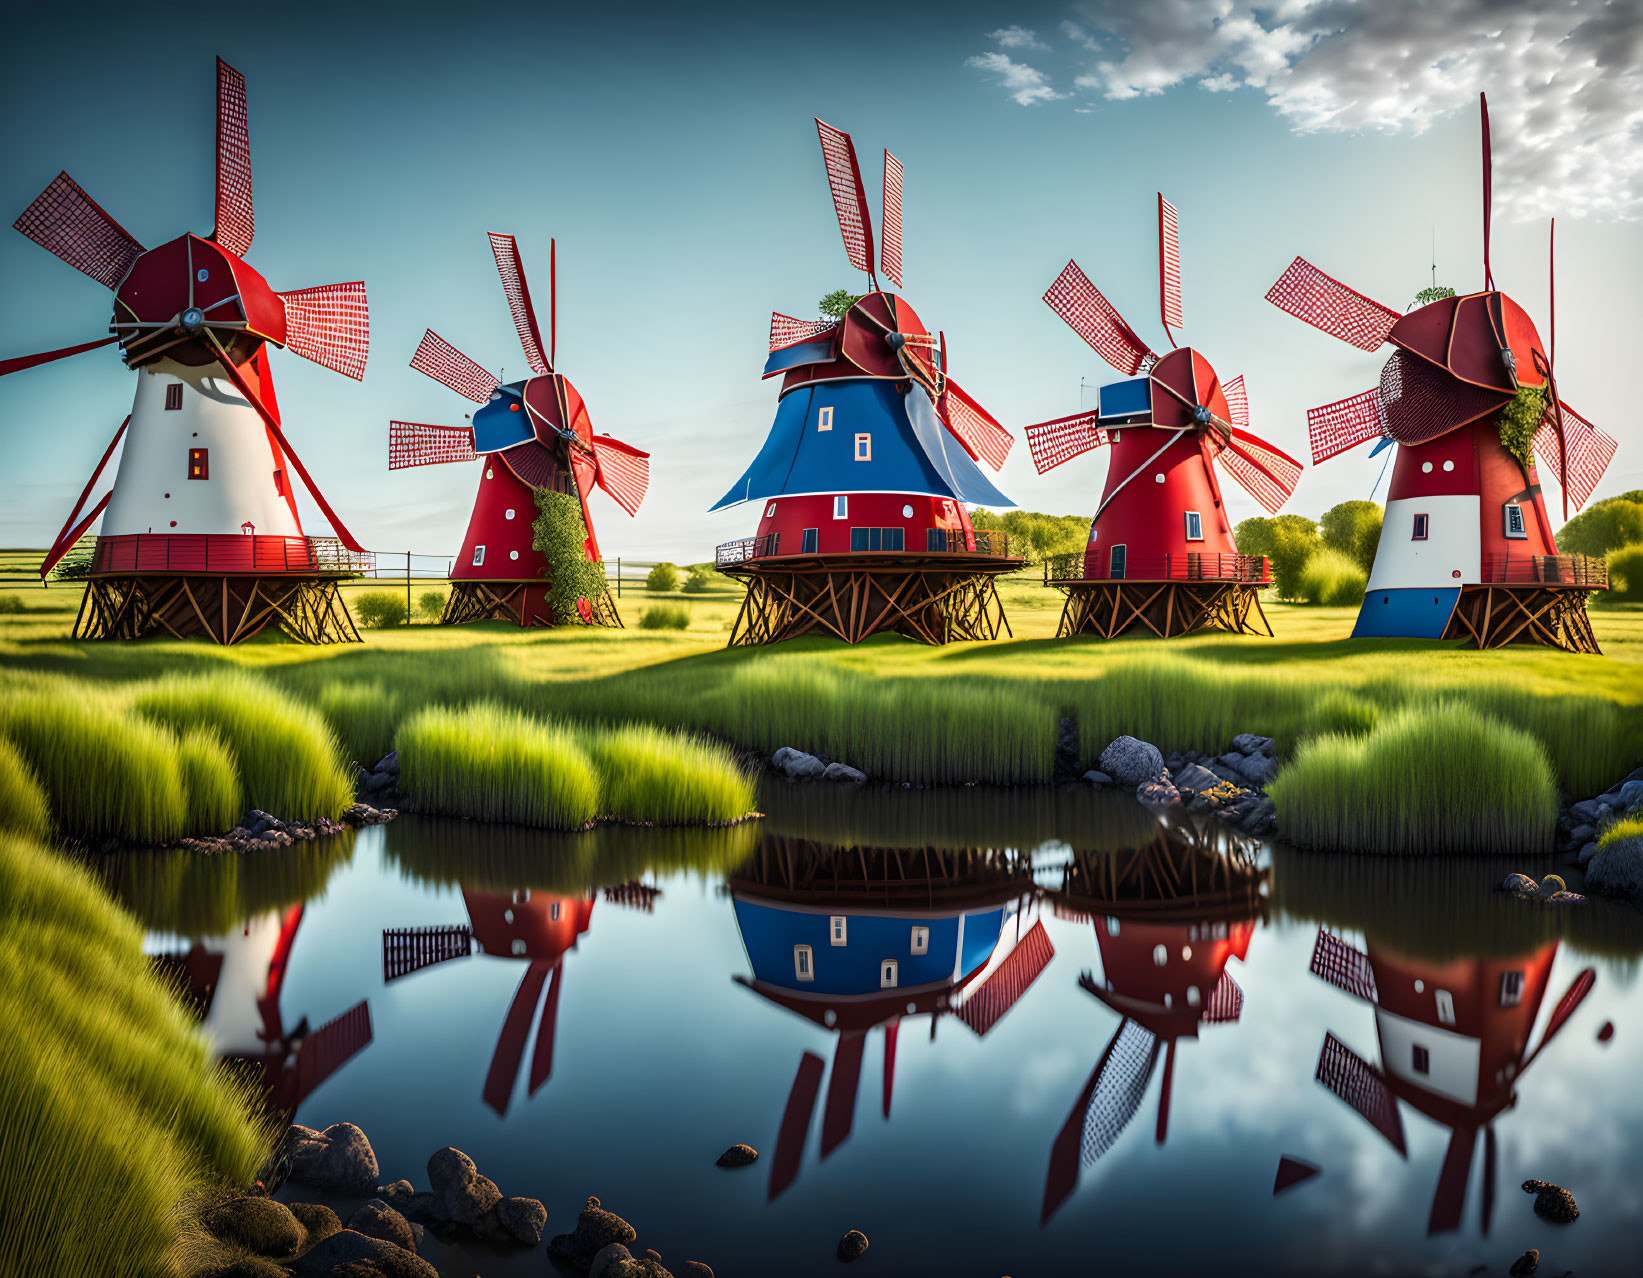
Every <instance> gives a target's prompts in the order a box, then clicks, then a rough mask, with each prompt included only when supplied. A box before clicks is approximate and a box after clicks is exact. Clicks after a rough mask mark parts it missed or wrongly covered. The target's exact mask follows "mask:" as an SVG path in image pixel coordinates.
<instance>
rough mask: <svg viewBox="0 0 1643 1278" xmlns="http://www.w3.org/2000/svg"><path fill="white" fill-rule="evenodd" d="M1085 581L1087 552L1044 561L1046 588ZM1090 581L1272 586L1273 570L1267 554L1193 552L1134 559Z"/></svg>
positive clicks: (1130, 558) (1053, 557)
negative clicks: (1222, 582) (1212, 582)
mask: <svg viewBox="0 0 1643 1278" xmlns="http://www.w3.org/2000/svg"><path fill="white" fill-rule="evenodd" d="M1083 580H1086V578H1085V575H1084V552H1083V551H1076V552H1074V553H1072V554H1069V555H1052V556H1050V557H1049V558H1047V559H1045V560H1044V584H1045V585H1046V586H1053V585H1060V584H1062V583H1064V582H1068V581H1083ZM1088 580H1100V581H1235V582H1245V583H1248V584H1250V585H1257V586H1266V585H1270V584H1271V583H1272V570H1271V565H1270V564H1268V562H1267V558H1266V556H1265V555H1218V554H1217V555H1210V554H1199V553H1196V552H1191V551H1189V552H1187V553H1186V554H1181V555H1173V554H1171V555H1135V556H1131V557H1129V558H1128V559H1126V560H1125V562H1124V563H1123V565H1122V566H1121V567H1120V568H1119V570H1118V572H1117V573H1115V574H1113V575H1112V576H1109V577H1100V578H1089V579H1088Z"/></svg>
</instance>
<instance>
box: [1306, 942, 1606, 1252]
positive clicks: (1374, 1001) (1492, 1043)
mask: <svg viewBox="0 0 1643 1278" xmlns="http://www.w3.org/2000/svg"><path fill="white" fill-rule="evenodd" d="M1367 946H1368V948H1367V949H1366V950H1360V949H1357V948H1356V947H1354V946H1352V945H1349V944H1348V943H1347V942H1345V941H1344V940H1342V939H1341V938H1340V937H1338V936H1335V935H1333V934H1331V933H1329V932H1325V931H1323V930H1322V929H1320V930H1319V932H1318V940H1317V943H1316V945H1315V946H1314V948H1313V951H1312V963H1311V967H1310V970H1311V972H1312V974H1313V975H1314V976H1317V977H1319V978H1321V979H1322V980H1325V981H1327V982H1329V984H1331V985H1333V986H1335V987H1336V988H1337V989H1341V990H1344V991H1346V992H1347V993H1348V994H1350V995H1352V996H1353V997H1354V998H1357V999H1360V1000H1361V1001H1363V1002H1365V1003H1367V1004H1369V1005H1370V1006H1371V1007H1373V1008H1374V1009H1375V1035H1376V1038H1377V1040H1378V1041H1379V1044H1380V1058H1381V1068H1379V1069H1377V1068H1376V1067H1375V1066H1374V1065H1372V1064H1370V1063H1369V1062H1368V1061H1366V1060H1365V1059H1364V1058H1363V1057H1361V1056H1359V1055H1358V1054H1357V1053H1356V1052H1354V1051H1353V1050H1352V1049H1351V1048H1350V1047H1348V1046H1347V1045H1346V1044H1345V1043H1343V1042H1342V1041H1341V1040H1340V1039H1338V1038H1336V1037H1335V1035H1334V1034H1333V1033H1326V1034H1325V1035H1324V1043H1323V1050H1322V1051H1321V1052H1320V1053H1319V1056H1318V1068H1317V1072H1316V1074H1315V1077H1316V1079H1317V1081H1318V1082H1320V1083H1322V1084H1323V1085H1324V1086H1325V1087H1327V1088H1328V1089H1329V1090H1330V1091H1331V1092H1333V1093H1334V1094H1335V1095H1336V1096H1338V1097H1339V1098H1340V1099H1341V1100H1343V1101H1345V1102H1346V1103H1347V1104H1348V1105H1349V1106H1351V1107H1352V1109H1353V1110H1354V1111H1355V1112H1356V1113H1357V1114H1358V1115H1359V1116H1360V1117H1361V1118H1362V1119H1363V1120H1364V1121H1365V1122H1367V1123H1368V1124H1369V1125H1370V1126H1371V1127H1373V1128H1374V1129H1375V1130H1376V1131H1377V1132H1378V1133H1379V1134H1380V1136H1381V1137H1382V1139H1384V1140H1385V1141H1386V1143H1387V1144H1388V1145H1390V1146H1391V1147H1392V1148H1393V1149H1394V1150H1395V1151H1396V1152H1397V1154H1398V1155H1399V1157H1401V1158H1407V1157H1408V1156H1409V1155H1408V1148H1407V1146H1406V1144H1405V1142H1404V1132H1403V1115H1402V1111H1401V1109H1400V1107H1399V1106H1400V1102H1401V1103H1403V1104H1407V1105H1409V1106H1410V1107H1411V1108H1412V1109H1414V1110H1415V1112H1416V1113H1419V1114H1423V1115H1425V1116H1426V1117H1427V1118H1429V1119H1431V1120H1432V1121H1433V1122H1435V1123H1437V1124H1438V1125H1439V1126H1441V1127H1447V1128H1449V1129H1450V1132H1451V1135H1450V1138H1449V1148H1448V1150H1447V1152H1446V1153H1445V1154H1444V1158H1443V1168H1442V1170H1441V1171H1440V1172H1439V1173H1438V1183H1437V1187H1436V1189H1435V1190H1434V1191H1433V1193H1432V1212H1431V1215H1430V1216H1429V1217H1428V1220H1427V1233H1428V1234H1437V1233H1444V1232H1448V1231H1450V1230H1454V1229H1458V1228H1459V1227H1460V1224H1461V1220H1462V1218H1463V1216H1464V1214H1465V1210H1466V1185H1467V1182H1468V1180H1470V1178H1471V1172H1472V1163H1473V1160H1474V1156H1475V1153H1476V1149H1477V1138H1478V1132H1479V1131H1482V1133H1483V1173H1482V1174H1483V1189H1482V1196H1481V1201H1480V1209H1479V1214H1480V1216H1481V1224H1482V1228H1483V1232H1484V1233H1488V1232H1489V1224H1490V1220H1491V1217H1492V1216H1493V1214H1494V1205H1495V1128H1494V1122H1495V1120H1496V1119H1497V1118H1498V1117H1500V1115H1501V1114H1503V1113H1505V1112H1506V1111H1507V1110H1508V1109H1510V1108H1511V1107H1512V1106H1513V1105H1515V1104H1516V1103H1517V1094H1516V1093H1517V1084H1518V1082H1519V1081H1520V1080H1521V1079H1522V1077H1523V1075H1524V1074H1525V1073H1526V1072H1527V1070H1528V1069H1529V1066H1530V1065H1532V1064H1533V1063H1534V1061H1535V1060H1536V1058H1537V1057H1539V1055H1540V1053H1541V1052H1542V1051H1544V1050H1545V1049H1546V1047H1547V1046H1548V1045H1550V1043H1551V1042H1552V1040H1553V1039H1554V1038H1556V1037H1557V1034H1558V1031H1559V1030H1561V1029H1562V1028H1563V1026H1564V1025H1565V1024H1567V1023H1568V1020H1569V1018H1570V1016H1572V1015H1573V1014H1574V1012H1575V1010H1576V1009H1577V1008H1578V1007H1579V1006H1580V1005H1581V1003H1582V1002H1583V1001H1584V1000H1585V998H1586V996H1587V995H1588V994H1589V993H1591V991H1592V986H1593V985H1594V984H1595V983H1596V980H1597V977H1596V973H1595V972H1593V970H1592V969H1591V968H1589V967H1588V968H1585V969H1583V970H1582V971H1581V972H1580V973H1579V974H1578V975H1576V977H1575V979H1574V981H1573V982H1572V983H1571V984H1570V986H1569V988H1568V990H1566V991H1565V992H1564V994H1563V997H1562V998H1560V999H1559V1000H1558V1002H1557V1006H1556V1007H1554V1008H1553V1009H1552V1014H1551V1017H1550V1019H1548V1021H1547V1023H1546V1029H1545V1032H1544V1033H1543V1034H1542V1035H1541V1038H1540V1043H1539V1045H1538V1046H1536V1047H1535V1048H1534V1049H1533V1050H1532V1051H1531V1050H1530V1048H1529V1037H1530V1033H1531V1031H1532V1030H1533V1029H1534V1025H1535V1019H1536V1017H1537V1016H1538V1015H1539V1012H1540V1005H1541V1001H1542V1000H1543V999H1544V997H1545V995H1546V985H1547V980H1548V978H1549V977H1550V975H1551V969H1552V960H1553V958H1555V957H1556V955H1557V942H1556V941H1551V942H1548V943H1547V944H1545V945H1543V946H1541V947H1539V948H1538V949H1536V950H1534V951H1533V952H1532V953H1528V954H1519V955H1515V956H1511V957H1507V958H1489V959H1467V958H1462V959H1454V960H1450V961H1447V962H1429V961H1422V960H1419V959H1414V958H1410V957H1408V956H1406V955H1404V954H1400V953H1399V952H1397V951H1396V950H1394V949H1391V948H1389V947H1385V946H1378V945H1377V944H1376V943H1375V941H1374V940H1373V939H1370V940H1369V941H1368V942H1367Z"/></svg>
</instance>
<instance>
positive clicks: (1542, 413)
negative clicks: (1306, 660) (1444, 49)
mask: <svg viewBox="0 0 1643 1278" xmlns="http://www.w3.org/2000/svg"><path fill="white" fill-rule="evenodd" d="M1480 110H1481V114H1482V122H1483V168H1484V188H1483V191H1484V194H1483V226H1484V239H1483V258H1484V288H1483V291H1482V292H1478V293H1470V294H1467V295H1465V296H1459V297H1446V298H1440V299H1439V300H1437V301H1433V302H1430V303H1428V304H1426V305H1424V306H1421V307H1419V308H1418V309H1416V310H1413V311H1410V312H1409V313H1408V314H1400V313H1399V312H1398V311H1395V310H1393V309H1392V308H1391V307H1389V306H1383V305H1382V304H1381V303H1379V302H1377V301H1374V300H1373V299H1371V298H1368V297H1366V296H1364V295H1363V294H1362V293H1359V292H1357V291H1356V290H1355V289H1351V288H1348V287H1347V286H1346V285H1345V284H1342V283H1341V282H1340V281H1339V280H1336V279H1333V278H1331V277H1330V276H1328V275H1326V274H1324V272H1322V271H1320V270H1319V269H1318V268H1317V267H1315V266H1313V265H1312V264H1311V263H1310V262H1307V261H1306V260H1305V259H1303V258H1299V257H1297V258H1296V259H1295V260H1294V261H1293V262H1292V263H1291V264H1290V266H1289V268H1288V269H1287V270H1286V271H1285V272H1284V273H1283V275H1282V276H1281V277H1280V278H1279V279H1278V281H1277V283H1275V284H1274V285H1273V286H1272V288H1271V290H1270V291H1269V292H1268V293H1267V300H1268V301H1270V302H1271V303H1273V305H1275V306H1277V307H1278V308H1279V309H1281V310H1284V311H1287V312H1289V314H1291V315H1294V316H1295V317H1296V318H1298V319H1302V320H1305V321H1306V322H1307V323H1308V324H1311V325H1312V326H1313V327H1314V328H1317V329H1319V330H1321V331H1323V332H1325V333H1328V334H1329V335H1330V336H1332V337H1337V338H1339V339H1340V340H1341V341H1343V342H1346V343H1348V344H1349V345H1352V346H1356V347H1357V348H1358V349H1360V350H1364V351H1376V350H1379V349H1380V348H1381V347H1382V346H1383V345H1386V344H1388V343H1390V344H1391V346H1392V347H1393V351H1392V354H1391V357H1390V358H1389V359H1388V360H1387V361H1386V363H1385V365H1384V366H1383V367H1382V369H1381V378H1380V385H1379V386H1377V387H1373V388H1371V389H1370V390H1366V391H1362V392H1360V393H1359V394H1356V395H1351V396H1348V397H1347V398H1345V399H1341V400H1337V401H1335V402H1334V403H1332V404H1325V405H1323V406H1322V407H1319V408H1314V409H1313V410H1311V411H1310V412H1309V413H1308V414H1307V428H1308V433H1309V435H1310V437H1311V443H1312V458H1313V462H1314V464H1316V463H1319V462H1322V461H1325V460H1327V459H1328V458H1331V457H1335V456H1337V455H1339V454H1341V453H1344V452H1346V451H1348V450H1349V449H1352V448H1356V447H1357V446H1358V445H1360V444H1365V443H1368V442H1369V441H1371V440H1377V441H1380V442H1378V443H1377V445H1376V451H1379V450H1380V449H1381V448H1382V447H1385V446H1388V445H1392V444H1395V445H1397V446H1398V453H1397V460H1396V463H1395V464H1394V467H1393V471H1392V482H1391V487H1390V490H1389V492H1388V494H1387V504H1386V514H1385V521H1384V523H1383V531H1382V533H1381V540H1380V544H1379V548H1378V550H1377V552H1376V555H1375V565H1374V568H1373V570H1372V572H1371V573H1370V578H1369V591H1368V594H1367V596H1366V597H1365V599H1364V604H1363V607H1362V609H1361V610H1360V612H1359V614H1358V623H1357V626H1356V628H1355V629H1354V631H1353V633H1354V634H1355V635H1365V636H1398V637H1406V638H1423V639H1437V638H1443V637H1447V638H1459V639H1466V640H1468V641H1469V642H1471V643H1474V644H1476V645H1478V646H1480V647H1495V646H1498V645H1499V644H1501V643H1507V642H1522V643H1546V644H1551V645H1553V646H1557V647H1564V648H1570V649H1574V650H1577V651H1591V652H1595V651H1597V642H1596V639H1595V638H1594V637H1593V636H1592V632H1591V625H1590V623H1589V622H1588V621H1587V619H1586V606H1585V599H1586V593H1587V592H1588V591H1590V590H1592V589H1594V588H1600V587H1602V586H1604V585H1606V584H1607V580H1608V578H1607V573H1606V571H1605V570H1604V568H1603V565H1602V563H1601V562H1600V561H1589V560H1586V559H1583V558H1581V557H1579V556H1568V557H1563V556H1559V555H1558V552H1557V543H1556V539H1555V538H1554V537H1553V534H1552V526H1551V520H1550V519H1549V518H1548V516H1547V513H1546V507H1545V503H1544V501H1543V500H1542V498H1541V492H1540V481H1539V477H1538V475H1537V473H1536V466H1535V459H1536V458H1537V457H1538V458H1539V459H1540V463H1541V464H1542V465H1544V466H1546V467H1547V468H1549V469H1550V470H1551V471H1552V473H1553V475H1554V476H1556V478H1557V481H1558V485H1559V486H1560V487H1561V488H1562V490H1563V513H1564V517H1565V518H1567V517H1568V513H1569V506H1570V500H1571V498H1572V499H1573V504H1574V505H1575V506H1576V507H1579V506H1581V505H1584V504H1585V502H1586V500H1587V498H1589V497H1590V496H1591V494H1592V490H1593V489H1594V488H1595V487H1596V486H1597V483H1598V481H1599V480H1600V479H1601V478H1602V476H1603V472H1604V470H1605V469H1606V468H1607V467H1608V465H1609V461H1610V459H1611V458H1612V457H1613V456H1614V453H1615V447H1616V445H1615V441H1614V440H1613V439H1611V438H1610V437H1609V436H1608V435H1606V434H1604V433H1603V432H1602V431H1600V430H1598V429H1597V428H1596V427H1595V426H1593V425H1592V424H1591V423H1590V422H1588V421H1587V420H1586V419H1585V418H1584V417H1582V416H1580V414H1578V413H1576V412H1575V411H1574V409H1572V408H1570V407H1569V405H1568V404H1566V403H1564V402H1563V400H1562V398H1561V394H1560V392H1559V390H1558V386H1557V379H1556V377H1555V376H1554V374H1553V370H1552V356H1551V350H1550V348H1549V347H1547V346H1544V345H1543V344H1542V343H1541V340H1540V334H1539V332H1538V331H1537V330H1536V328H1535V325H1534V322H1533V321H1532V320H1531V319H1530V318H1529V315H1528V314H1527V312H1525V311H1524V310H1523V308H1522V307H1521V306H1519V305H1518V304H1517V303H1516V302H1514V301H1513V300H1512V299H1511V298H1510V297H1508V296H1507V295H1506V294H1505V293H1503V292H1500V291H1499V290H1497V289H1496V288H1495V285H1494V278H1493V273H1492V272H1491V270H1490V267H1489V221H1490V200H1491V197H1490V175H1489V112H1488V104H1487V102H1485V101H1483V100H1482V98H1481V95H1480Z"/></svg>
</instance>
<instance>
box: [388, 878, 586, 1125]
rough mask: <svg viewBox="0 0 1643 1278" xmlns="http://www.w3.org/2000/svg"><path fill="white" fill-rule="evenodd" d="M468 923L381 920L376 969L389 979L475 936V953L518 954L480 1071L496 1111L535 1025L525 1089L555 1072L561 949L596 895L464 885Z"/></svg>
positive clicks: (574, 936)
mask: <svg viewBox="0 0 1643 1278" xmlns="http://www.w3.org/2000/svg"><path fill="white" fill-rule="evenodd" d="M462 900H463V902H464V903H465V904H466V905H467V907H468V920H469V921H468V923H467V924H463V925H458V926H449V927H416V928H387V929H384V930H383V933H382V977H383V980H384V981H394V980H397V979H399V978H400V977H402V976H409V975H410V974H411V973H412V972H420V971H421V970H422V969H423V968H426V967H432V966H434V965H435V964H438V963H447V962H449V961H451V960H452V959H461V958H468V957H469V956H470V955H472V954H473V953H474V950H475V943H476V942H477V944H478V951H479V953H481V954H487V955H493V956H495V957H498V958H503V959H512V960H524V962H525V972H524V975H523V976H521V977H520V978H519V987H518V989H517V990H515V991H514V996H513V1001H512V1002H511V1003H509V1005H508V1011H507V1015H506V1016H505V1017H504V1018H503V1021H502V1028H501V1030H500V1031H499V1032H498V1034H497V1038H496V1051H495V1052H494V1053H493V1055H492V1056H491V1065H490V1069H489V1070H488V1071H487V1072H486V1074H485V1085H484V1089H483V1092H482V1095H483V1097H484V1100H485V1103H486V1104H487V1105H489V1106H490V1107H491V1108H492V1109H493V1110H495V1111H496V1113H497V1114H498V1115H504V1114H506V1113H507V1111H508V1104H509V1102H510V1101H511V1100H512V1098H513V1093H514V1088H515V1085H516V1084H517V1082H518V1079H519V1069H520V1066H521V1065H522V1064H523V1063H524V1058H525V1045H526V1044H527V1042H529V1041H530V1039H531V1029H532V1026H533V1025H534V1026H535V1028H536V1041H535V1044H534V1046H533V1047H532V1050H531V1070H530V1084H529V1093H528V1094H529V1095H531V1096H534V1095H536V1093H537V1090H538V1089H539V1088H540V1087H541V1086H542V1085H543V1084H544V1083H546V1082H547V1081H548V1078H549V1077H550V1076H551V1075H552V1073H553V1048H554V1039H555V1037H556V1033H557V1029H558V1024H559V993H560V989H561V988H562V981H561V977H562V972H563V969H564V963H565V956H566V955H567V954H569V953H570V952H571V951H572V950H573V949H575V948H576V944H577V942H578V941H579V940H581V938H582V936H583V935H584V934H585V933H586V932H587V930H588V925H589V924H590V923H591V922H592V919H593V903H594V898H593V895H592V893H591V892H590V893H589V894H588V895H586V896H552V895H548V894H545V893H534V892H532V891H531V890H530V889H529V888H521V889H519V890H517V891H513V892H480V891H476V890H474V889H471V888H467V887H464V888H463V889H462Z"/></svg>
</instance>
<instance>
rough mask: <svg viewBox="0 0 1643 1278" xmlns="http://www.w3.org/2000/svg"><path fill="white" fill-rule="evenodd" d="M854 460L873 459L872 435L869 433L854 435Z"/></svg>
mask: <svg viewBox="0 0 1643 1278" xmlns="http://www.w3.org/2000/svg"><path fill="white" fill-rule="evenodd" d="M856 460H857V461H872V460H873V437H872V436H871V435H857V436H856Z"/></svg>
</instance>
